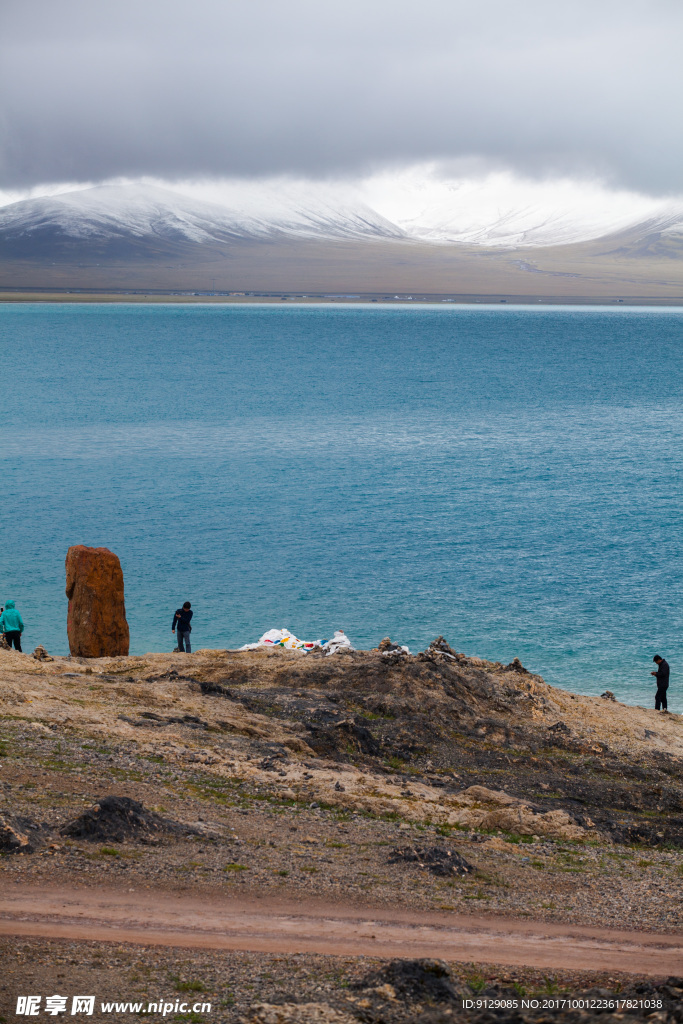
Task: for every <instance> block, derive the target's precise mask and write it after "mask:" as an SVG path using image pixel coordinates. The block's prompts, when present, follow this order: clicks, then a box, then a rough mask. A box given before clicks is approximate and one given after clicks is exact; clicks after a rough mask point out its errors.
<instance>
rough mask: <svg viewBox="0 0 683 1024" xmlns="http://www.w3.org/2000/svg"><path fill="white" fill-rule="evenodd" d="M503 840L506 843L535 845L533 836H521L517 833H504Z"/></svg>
mask: <svg viewBox="0 0 683 1024" xmlns="http://www.w3.org/2000/svg"><path fill="white" fill-rule="evenodd" d="M503 840H504V842H506V843H516V844H518V843H533V841H534V839H533V836H524V835H520V834H519V833H517V832H504V833H503Z"/></svg>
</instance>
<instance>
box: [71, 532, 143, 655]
mask: <svg viewBox="0 0 683 1024" xmlns="http://www.w3.org/2000/svg"><path fill="white" fill-rule="evenodd" d="M66 596H67V597H68V598H69V611H68V613H67V620H66V631H67V633H68V636H69V650H70V651H71V653H72V654H73V655H76V656H78V657H80V658H112V657H116V656H117V655H119V654H128V647H129V643H130V636H129V632H128V623H127V622H126V606H125V604H124V601H123V572H122V571H121V563H120V562H119V560H118V557H117V556H116V555H115V554H114V552H113V551H110V550H109V548H86V547H85V546H84V545H83V544H77V545H76V546H75V547H73V548H69V550H68V551H67V553H66Z"/></svg>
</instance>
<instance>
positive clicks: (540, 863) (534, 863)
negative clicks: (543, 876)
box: [530, 860, 545, 871]
mask: <svg viewBox="0 0 683 1024" xmlns="http://www.w3.org/2000/svg"><path fill="white" fill-rule="evenodd" d="M530 863H531V867H532V868H536V870H537V871H544V870H545V864H544V863H543V861H542V860H532V861H531V862H530Z"/></svg>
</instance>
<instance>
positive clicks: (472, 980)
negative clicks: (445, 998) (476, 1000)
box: [465, 974, 486, 995]
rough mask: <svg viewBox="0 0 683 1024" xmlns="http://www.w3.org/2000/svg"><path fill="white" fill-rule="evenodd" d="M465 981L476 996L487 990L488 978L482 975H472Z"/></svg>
mask: <svg viewBox="0 0 683 1024" xmlns="http://www.w3.org/2000/svg"><path fill="white" fill-rule="evenodd" d="M465 981H466V982H467V984H468V985H469V986H470V988H471V989H472V991H473V992H474V994H475V995H478V994H479V992H483V990H484V989H485V988H486V978H484V976H483V975H481V974H470V975H468V976H467V977H466V978H465Z"/></svg>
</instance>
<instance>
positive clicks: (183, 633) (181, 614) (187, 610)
mask: <svg viewBox="0 0 683 1024" xmlns="http://www.w3.org/2000/svg"><path fill="white" fill-rule="evenodd" d="M191 620H192V605H191V604H190V602H189V601H186V602H185V604H184V605H183V607H182V608H177V609H176V611H175V614H174V616H173V623H172V624H171V632H172V633H175V631H176V630H178V650H179V651H184V652H186V653H187V654H191V653H192V645H191V644H190V633H191V632H192V626H191V625H190V622H191ZM183 641H184V642H185V647H184V648H183Z"/></svg>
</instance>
